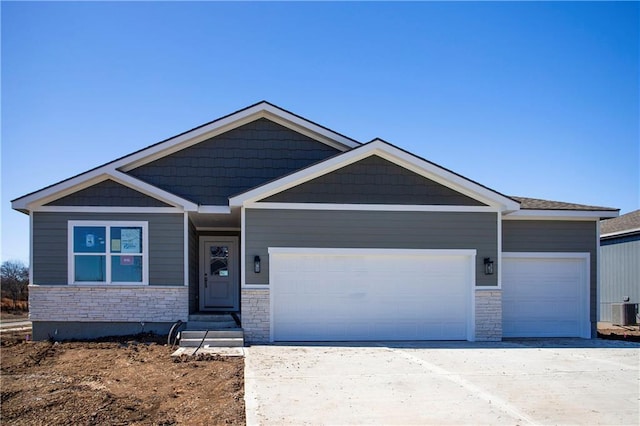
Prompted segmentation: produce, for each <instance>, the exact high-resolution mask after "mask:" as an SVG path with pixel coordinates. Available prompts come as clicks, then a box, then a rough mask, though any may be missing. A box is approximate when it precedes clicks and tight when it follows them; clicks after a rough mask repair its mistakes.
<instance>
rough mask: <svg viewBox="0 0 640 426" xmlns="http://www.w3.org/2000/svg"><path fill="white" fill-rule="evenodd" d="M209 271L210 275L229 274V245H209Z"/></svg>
mask: <svg viewBox="0 0 640 426" xmlns="http://www.w3.org/2000/svg"><path fill="white" fill-rule="evenodd" d="M209 273H210V274H211V275H212V276H219V277H228V276H229V246H211V249H210V261H209Z"/></svg>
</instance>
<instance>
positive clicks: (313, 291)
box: [269, 248, 475, 341]
mask: <svg viewBox="0 0 640 426" xmlns="http://www.w3.org/2000/svg"><path fill="white" fill-rule="evenodd" d="M474 261H475V250H438V251H433V250H392V249H306V248H305V249H300V248H270V249H269V264H270V274H269V282H270V291H271V310H272V311H271V314H272V317H271V327H272V328H271V338H272V340H276V341H332V340H333V341H346V340H467V339H470V336H471V332H470V329H471V327H470V322H469V321H470V318H471V303H470V302H471V297H472V291H471V288H472V284H473V281H474V268H473V266H474Z"/></svg>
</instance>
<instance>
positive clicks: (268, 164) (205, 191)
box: [129, 118, 339, 205]
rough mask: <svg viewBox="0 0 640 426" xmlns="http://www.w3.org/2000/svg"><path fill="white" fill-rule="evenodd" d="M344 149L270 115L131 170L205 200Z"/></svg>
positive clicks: (213, 201)
mask: <svg viewBox="0 0 640 426" xmlns="http://www.w3.org/2000/svg"><path fill="white" fill-rule="evenodd" d="M338 152H339V151H338V150H337V149H335V148H332V147H330V146H328V145H325V144H323V143H321V142H318V141H316V140H313V139H311V138H309V137H307V136H304V135H302V134H299V133H296V132H294V131H292V130H290V129H287V128H286V127H284V126H281V125H279V124H276V123H274V122H272V121H269V120H267V119H264V118H262V119H259V120H256V121H254V122H251V123H249V124H245V125H244V126H241V127H238V128H236V129H234V130H231V131H229V132H226V133H224V134H222V135H218V136H216V137H214V138H211V139H208V140H206V141H203V142H201V143H199V144H197V145H194V146H191V147H189V148H185V149H183V150H181V151H178V152H176V153H174V154H171V155H169V156H167V157H163V158H160V159H158V160H156V161H153V162H151V163H149V164H145V165H143V166H140V167H138V168H136V169H133V170H131V171H129V174H131V175H132V176H135V177H137V178H139V179H141V180H143V181H145V182H148V183H150V184H152V185H155V186H158V187H160V188H162V189H164V190H166V191H169V192H172V193H174V194H176V195H179V196H181V197H183V198H186V199H189V200H192V201H195V202H197V203H199V204H205V205H227V204H228V197H229V196H231V195H235V194H238V193H241V192H244V191H246V190H248V189H250V188H253V187H256V186H259V185H261V184H263V183H265V182H268V181H270V180H272V179H275V178H278V177H281V176H283V175H285V174H288V173H291V172H293V171H295V170H298V169H301V168H303V167H306V166H309V165H311V164H313V163H316V162H318V161H321V160H324V159H326V158H328V157H331V156H333V155H335V154H337V153H338Z"/></svg>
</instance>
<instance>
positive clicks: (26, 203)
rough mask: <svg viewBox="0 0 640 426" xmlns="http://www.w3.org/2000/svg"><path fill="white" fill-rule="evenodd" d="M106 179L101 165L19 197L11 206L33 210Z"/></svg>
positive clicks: (16, 208) (106, 176)
mask: <svg viewBox="0 0 640 426" xmlns="http://www.w3.org/2000/svg"><path fill="white" fill-rule="evenodd" d="M106 179H108V173H106V171H105V170H104V167H100V168H98V169H94V170H91V171H89V172H87V173H84V174H82V175H78V176H75V177H73V178H71V179H67V180H65V181H63V182H60V183H58V184H55V185H52V186H49V187H47V188H45V189H42V190H40V191H36V192H33V193H31V194H29V195H26V196H24V197H21V198H17V199H15V200H13V201H12V202H11V208H13V209H15V210H32V209H33V208H34V207H38V206H42V205H44V204H47V203H49V202H51V201H53V200H57V199H58V198H62V197H64V196H66V195H69V194H72V193H74V192H76V191H78V190H81V189H84V188H87V187H89V186H91V185H95V184H96V183H100V182H102V181H104V180H106Z"/></svg>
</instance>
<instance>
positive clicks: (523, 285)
mask: <svg viewBox="0 0 640 426" xmlns="http://www.w3.org/2000/svg"><path fill="white" fill-rule="evenodd" d="M502 263H503V269H502V335H503V336H504V337H585V338H589V337H590V335H591V324H590V320H589V279H588V277H589V255H588V254H587V253H504V254H503V262H502Z"/></svg>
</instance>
